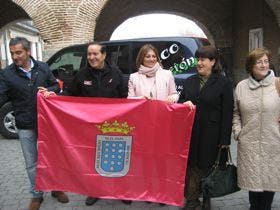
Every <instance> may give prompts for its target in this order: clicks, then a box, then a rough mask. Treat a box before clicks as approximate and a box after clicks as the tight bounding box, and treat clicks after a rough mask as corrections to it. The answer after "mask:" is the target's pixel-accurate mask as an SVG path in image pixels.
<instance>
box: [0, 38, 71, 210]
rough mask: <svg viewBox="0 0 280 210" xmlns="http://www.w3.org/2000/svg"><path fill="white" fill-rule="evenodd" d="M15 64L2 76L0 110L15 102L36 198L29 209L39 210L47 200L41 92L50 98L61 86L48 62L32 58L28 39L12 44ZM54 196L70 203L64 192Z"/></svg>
mask: <svg viewBox="0 0 280 210" xmlns="http://www.w3.org/2000/svg"><path fill="white" fill-rule="evenodd" d="M9 47H10V53H11V57H12V59H13V64H11V65H9V66H8V67H7V68H6V69H5V70H3V71H1V73H0V107H1V106H3V104H4V103H6V102H7V101H8V100H11V102H12V106H13V109H14V113H15V121H16V126H17V128H18V136H19V140H20V143H21V148H22V152H23V156H24V159H25V165H26V171H27V175H28V178H29V181H30V184H31V193H32V199H31V203H30V206H29V210H37V209H39V208H40V205H41V202H42V201H43V192H38V191H36V190H35V177H36V166H37V109H36V95H37V92H38V90H39V91H41V92H43V94H44V95H48V94H49V91H50V92H59V91H60V88H59V86H58V83H57V81H56V79H55V77H54V76H53V74H52V73H51V71H50V69H49V67H48V65H47V64H46V63H43V62H40V61H35V60H34V59H33V58H32V57H31V51H30V43H29V41H28V40H27V39H26V38H23V37H16V38H13V39H11V41H10V43H9ZM52 196H53V197H56V198H57V199H58V201H59V202H62V203H67V202H68V201H69V200H68V197H67V196H66V195H65V194H64V193H63V192H61V191H53V192H52Z"/></svg>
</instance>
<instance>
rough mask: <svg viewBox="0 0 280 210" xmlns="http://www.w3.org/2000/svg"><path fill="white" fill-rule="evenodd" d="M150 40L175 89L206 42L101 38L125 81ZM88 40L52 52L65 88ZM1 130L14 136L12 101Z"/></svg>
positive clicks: (2, 112)
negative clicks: (172, 79) (171, 76)
mask: <svg viewBox="0 0 280 210" xmlns="http://www.w3.org/2000/svg"><path fill="white" fill-rule="evenodd" d="M147 43H150V44H152V45H154V46H155V47H156V48H157V50H158V52H159V55H160V59H161V63H162V65H163V67H164V69H167V70H170V71H172V73H173V75H174V77H175V82H176V87H177V90H178V91H179V92H180V91H181V90H182V88H183V80H184V79H185V78H187V77H188V76H190V75H192V74H194V73H195V71H196V65H197V60H196V58H195V56H194V53H195V51H196V49H197V48H198V47H199V46H201V45H209V44H210V43H209V42H208V40H207V39H204V38H194V37H158V38H142V39H129V40H120V41H106V42H102V44H104V45H105V46H106V51H107V56H106V59H107V61H108V62H109V63H110V64H113V65H117V66H118V67H119V68H120V69H121V71H122V72H123V75H124V80H125V82H127V81H128V78H129V74H131V73H133V72H135V71H136V66H135V60H136V56H137V53H138V51H139V49H140V48H141V46H143V45H144V44H147ZM86 50H87V44H81V45H73V46H70V47H66V48H63V49H61V50H59V51H58V52H57V53H55V54H54V55H53V56H52V57H51V58H50V59H49V60H48V61H47V63H48V65H49V67H50V69H51V70H52V72H53V74H54V75H55V77H56V78H57V79H59V80H60V81H63V89H65V88H67V86H68V85H69V83H70V82H71V80H72V79H73V77H74V76H75V74H76V73H77V72H78V71H79V69H80V68H81V67H83V66H85V65H86V62H87V59H86ZM0 134H2V135H3V136H4V137H6V138H17V134H16V127H15V121H14V116H13V111H12V107H11V103H10V102H8V103H6V104H5V105H3V106H2V107H1V108H0Z"/></svg>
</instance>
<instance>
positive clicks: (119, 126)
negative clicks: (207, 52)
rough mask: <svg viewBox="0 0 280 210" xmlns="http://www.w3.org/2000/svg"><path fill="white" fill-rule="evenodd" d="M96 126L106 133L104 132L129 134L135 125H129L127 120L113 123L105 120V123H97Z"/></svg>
mask: <svg viewBox="0 0 280 210" xmlns="http://www.w3.org/2000/svg"><path fill="white" fill-rule="evenodd" d="M96 127H97V128H98V129H99V130H100V131H101V132H102V133H103V134H104V133H122V134H125V135H127V134H129V133H130V132H131V131H133V129H134V128H135V127H129V126H128V124H127V122H124V123H118V121H116V120H115V121H114V122H113V123H109V122H107V121H105V122H104V123H103V124H100V125H96Z"/></svg>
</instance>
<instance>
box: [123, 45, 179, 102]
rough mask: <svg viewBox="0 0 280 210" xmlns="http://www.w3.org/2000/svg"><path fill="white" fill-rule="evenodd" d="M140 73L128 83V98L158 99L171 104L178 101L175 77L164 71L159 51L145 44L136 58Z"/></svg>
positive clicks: (131, 77)
mask: <svg viewBox="0 0 280 210" xmlns="http://www.w3.org/2000/svg"><path fill="white" fill-rule="evenodd" d="M136 67H137V69H138V72H136V73H133V74H131V75H130V77H129V81H128V98H138V99H157V100H162V101H166V102H167V103H169V104H172V103H175V102H177V101H178V98H179V95H178V93H177V91H176V86H175V82H174V77H173V75H172V73H171V71H168V70H164V69H163V68H162V66H161V64H160V59H159V55H158V51H157V49H156V48H155V47H154V46H153V45H151V44H145V45H144V46H142V47H141V49H140V50H139V53H138V55H137V58H136Z"/></svg>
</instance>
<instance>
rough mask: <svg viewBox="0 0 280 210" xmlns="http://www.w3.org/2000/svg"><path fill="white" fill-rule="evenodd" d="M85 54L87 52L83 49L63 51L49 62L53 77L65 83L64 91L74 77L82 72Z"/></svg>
mask: <svg viewBox="0 0 280 210" xmlns="http://www.w3.org/2000/svg"><path fill="white" fill-rule="evenodd" d="M85 54H86V52H85V51H84V50H83V49H80V51H79V50H78V49H73V50H71V51H67V52H65V51H63V52H61V53H59V54H57V55H55V57H53V58H52V60H51V61H49V62H48V64H49V67H50V69H51V70H52V72H53V75H54V76H55V77H56V78H57V79H59V80H61V81H63V89H65V88H67V87H68V86H69V84H70V83H71V81H72V79H73V78H74V75H75V74H76V73H77V72H78V71H79V70H80V68H81V66H82V65H83V64H82V61H84V59H85V56H86V55H85Z"/></svg>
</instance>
